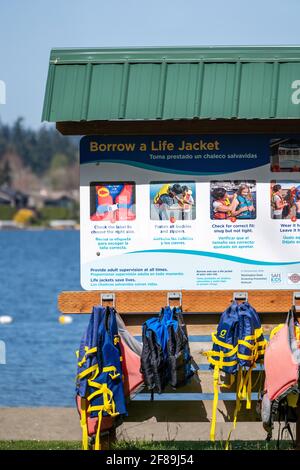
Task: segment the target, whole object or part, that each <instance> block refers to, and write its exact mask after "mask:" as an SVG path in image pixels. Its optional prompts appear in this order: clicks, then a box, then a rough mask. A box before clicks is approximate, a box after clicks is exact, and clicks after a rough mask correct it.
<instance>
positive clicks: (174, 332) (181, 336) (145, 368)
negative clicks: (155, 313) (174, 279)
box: [141, 306, 198, 399]
mask: <svg viewBox="0 0 300 470" xmlns="http://www.w3.org/2000/svg"><path fill="white" fill-rule="evenodd" d="M197 368H198V367H197V366H196V365H195V363H194V361H193V359H192V357H191V354H190V349H189V343H188V335H187V330H186V326H185V324H184V321H183V316H182V313H181V310H180V309H178V308H175V307H174V308H173V309H171V307H169V306H168V307H165V308H163V309H162V310H161V313H160V315H159V317H153V318H150V319H149V320H147V321H146V322H145V323H144V324H143V351H142V356H141V371H142V373H143V376H144V380H145V384H146V385H147V387H148V389H149V390H150V391H151V398H152V399H153V394H154V392H158V393H162V391H163V390H164V388H165V386H166V385H167V384H170V385H171V386H172V387H173V388H176V387H179V386H181V385H184V384H186V383H187V381H188V380H189V379H190V378H191V377H192V375H193V374H194V371H195V370H197Z"/></svg>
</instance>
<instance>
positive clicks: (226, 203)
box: [211, 181, 256, 220]
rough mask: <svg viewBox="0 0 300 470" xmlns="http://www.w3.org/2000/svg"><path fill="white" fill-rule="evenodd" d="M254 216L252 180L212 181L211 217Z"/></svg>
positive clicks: (218, 218)
mask: <svg viewBox="0 0 300 470" xmlns="http://www.w3.org/2000/svg"><path fill="white" fill-rule="evenodd" d="M231 217H234V218H236V219H255V218H256V198H255V184H254V182H248V183H245V182H240V181H239V182H232V181H225V182H212V183H211V219H213V220H224V219H230V218H231Z"/></svg>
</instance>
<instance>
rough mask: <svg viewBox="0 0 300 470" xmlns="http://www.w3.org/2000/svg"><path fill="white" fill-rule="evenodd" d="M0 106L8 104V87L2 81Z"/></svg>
mask: <svg viewBox="0 0 300 470" xmlns="http://www.w3.org/2000/svg"><path fill="white" fill-rule="evenodd" d="M0 104H6V85H5V82H4V81H3V80H0Z"/></svg>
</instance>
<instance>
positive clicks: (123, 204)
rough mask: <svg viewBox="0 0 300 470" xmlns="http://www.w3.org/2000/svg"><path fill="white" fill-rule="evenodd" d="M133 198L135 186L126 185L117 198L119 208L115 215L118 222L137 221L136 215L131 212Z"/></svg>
mask: <svg viewBox="0 0 300 470" xmlns="http://www.w3.org/2000/svg"><path fill="white" fill-rule="evenodd" d="M132 196H133V186H132V185H131V184H124V188H123V189H122V191H121V192H120V194H118V196H116V198H115V203H117V204H118V206H119V208H118V210H117V211H116V215H115V217H116V220H135V214H134V213H133V212H132V211H131V206H132Z"/></svg>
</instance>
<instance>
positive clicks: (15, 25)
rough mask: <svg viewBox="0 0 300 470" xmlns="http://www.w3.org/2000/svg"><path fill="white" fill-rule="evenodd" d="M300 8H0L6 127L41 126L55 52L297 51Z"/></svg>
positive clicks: (0, 110)
mask: <svg viewBox="0 0 300 470" xmlns="http://www.w3.org/2000/svg"><path fill="white" fill-rule="evenodd" d="M299 17H300V1H299V0H285V1H282V0H247V1H246V0H210V1H208V0H205V1H203V0H151V1H145V0H144V1H143V0H139V1H138V0H108V1H102V0H85V1H84V0H51V1H48V0H47V1H46V0H0V80H3V81H4V82H5V83H6V104H5V105H1V104H0V119H1V120H2V121H3V122H9V123H11V122H13V121H14V120H15V119H16V118H17V117H18V116H23V117H24V118H25V123H26V125H28V126H31V127H34V128H37V127H39V126H40V124H41V123H40V119H41V112H42V104H43V97H44V90H45V83H46V77H47V69H48V59H49V52H50V49H51V48H52V47H118V46H123V47H126V46H160V45H162V46H167V45H170V46H180V45H182V46H188V45H189V46H200V45H297V44H299V43H300V39H299Z"/></svg>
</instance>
